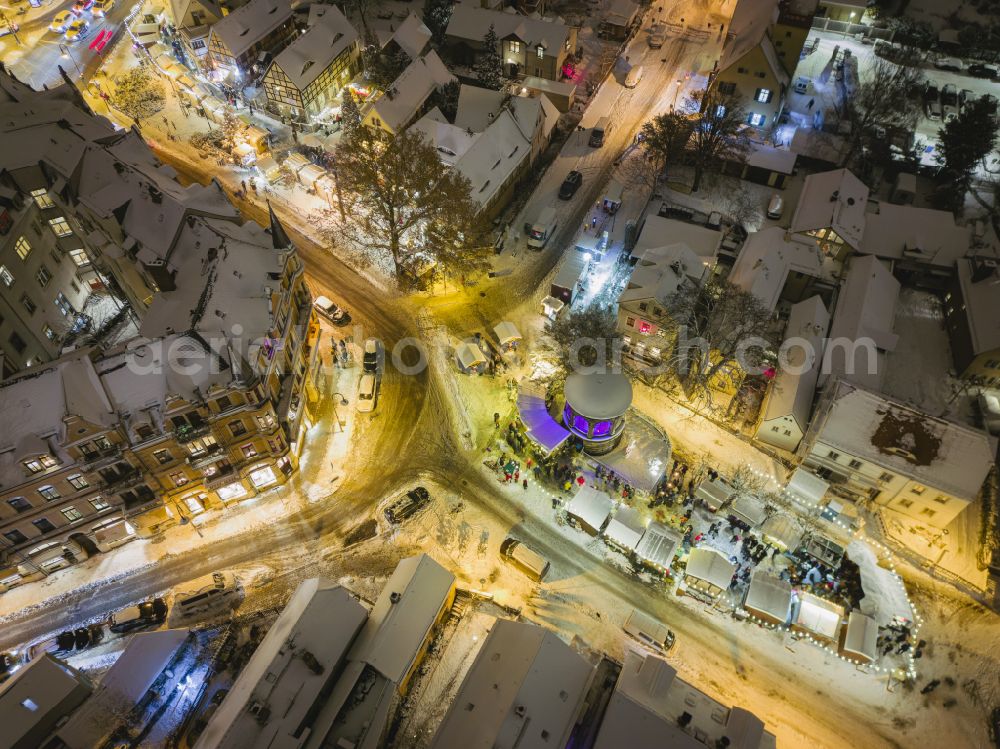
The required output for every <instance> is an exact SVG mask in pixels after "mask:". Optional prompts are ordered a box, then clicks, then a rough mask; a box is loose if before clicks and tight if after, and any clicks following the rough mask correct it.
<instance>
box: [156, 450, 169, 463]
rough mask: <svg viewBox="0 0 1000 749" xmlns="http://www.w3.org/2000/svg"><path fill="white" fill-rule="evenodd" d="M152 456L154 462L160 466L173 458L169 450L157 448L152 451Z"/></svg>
mask: <svg viewBox="0 0 1000 749" xmlns="http://www.w3.org/2000/svg"><path fill="white" fill-rule="evenodd" d="M153 457H154V458H156V462H157V463H159V464H160V465H161V466H162V465H164V464H166V463H169V462H170V461H171V460H173V459H174V456H173V455H171V454H170V451H169V450H157V451H156V452H154V453H153Z"/></svg>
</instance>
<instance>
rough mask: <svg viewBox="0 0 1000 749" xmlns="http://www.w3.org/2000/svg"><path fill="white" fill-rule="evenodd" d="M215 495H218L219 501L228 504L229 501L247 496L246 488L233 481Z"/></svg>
mask: <svg viewBox="0 0 1000 749" xmlns="http://www.w3.org/2000/svg"><path fill="white" fill-rule="evenodd" d="M215 493H216V494H218V495H219V499H221V500H222V501H223V502H228V501H229V500H230V499H241V498H243V497H245V496H246V495H247V488H246V487H245V486H243V484H241V483H240V482H239V481H234V482H233V483H232V484H229V485H228V486H223V487H220V488H219V489H217V490H216V492H215Z"/></svg>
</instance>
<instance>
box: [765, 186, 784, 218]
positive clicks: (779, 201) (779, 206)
mask: <svg viewBox="0 0 1000 749" xmlns="http://www.w3.org/2000/svg"><path fill="white" fill-rule="evenodd" d="M784 212H785V199H784V198H782V197H781V196H780V195H779V194H778V193H774V195H772V196H771V200H770V201H769V202H768V204H767V217H768V218H769V219H773V220H775V221H777V220H778V219H779V218H781V214H783V213H784Z"/></svg>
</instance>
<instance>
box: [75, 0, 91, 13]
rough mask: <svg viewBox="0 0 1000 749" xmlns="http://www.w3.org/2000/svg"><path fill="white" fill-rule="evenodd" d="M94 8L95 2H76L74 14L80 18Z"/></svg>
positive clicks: (77, 0) (79, 0) (81, 0)
mask: <svg viewBox="0 0 1000 749" xmlns="http://www.w3.org/2000/svg"><path fill="white" fill-rule="evenodd" d="M93 7H94V0H76V2H75V3H73V12H74V13H76V14H77V15H78V16H79V15H81V14H83V13H85V12H86V11H88V10H90V9H91V8H93Z"/></svg>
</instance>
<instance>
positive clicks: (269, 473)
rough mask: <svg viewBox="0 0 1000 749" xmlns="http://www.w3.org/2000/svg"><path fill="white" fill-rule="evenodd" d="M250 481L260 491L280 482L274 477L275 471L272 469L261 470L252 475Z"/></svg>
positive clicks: (253, 472)
mask: <svg viewBox="0 0 1000 749" xmlns="http://www.w3.org/2000/svg"><path fill="white" fill-rule="evenodd" d="M250 480H251V481H252V482H253V485H254V486H256V487H257V488H258V489H259V488H260V487H262V486H267V485H268V484H272V483H274V482H275V481H277V480H278V477H277V476H275V475H274V470H273V469H271V468H270V467H264V468H260V469H258V470H256V471H252V472H251V473H250Z"/></svg>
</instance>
